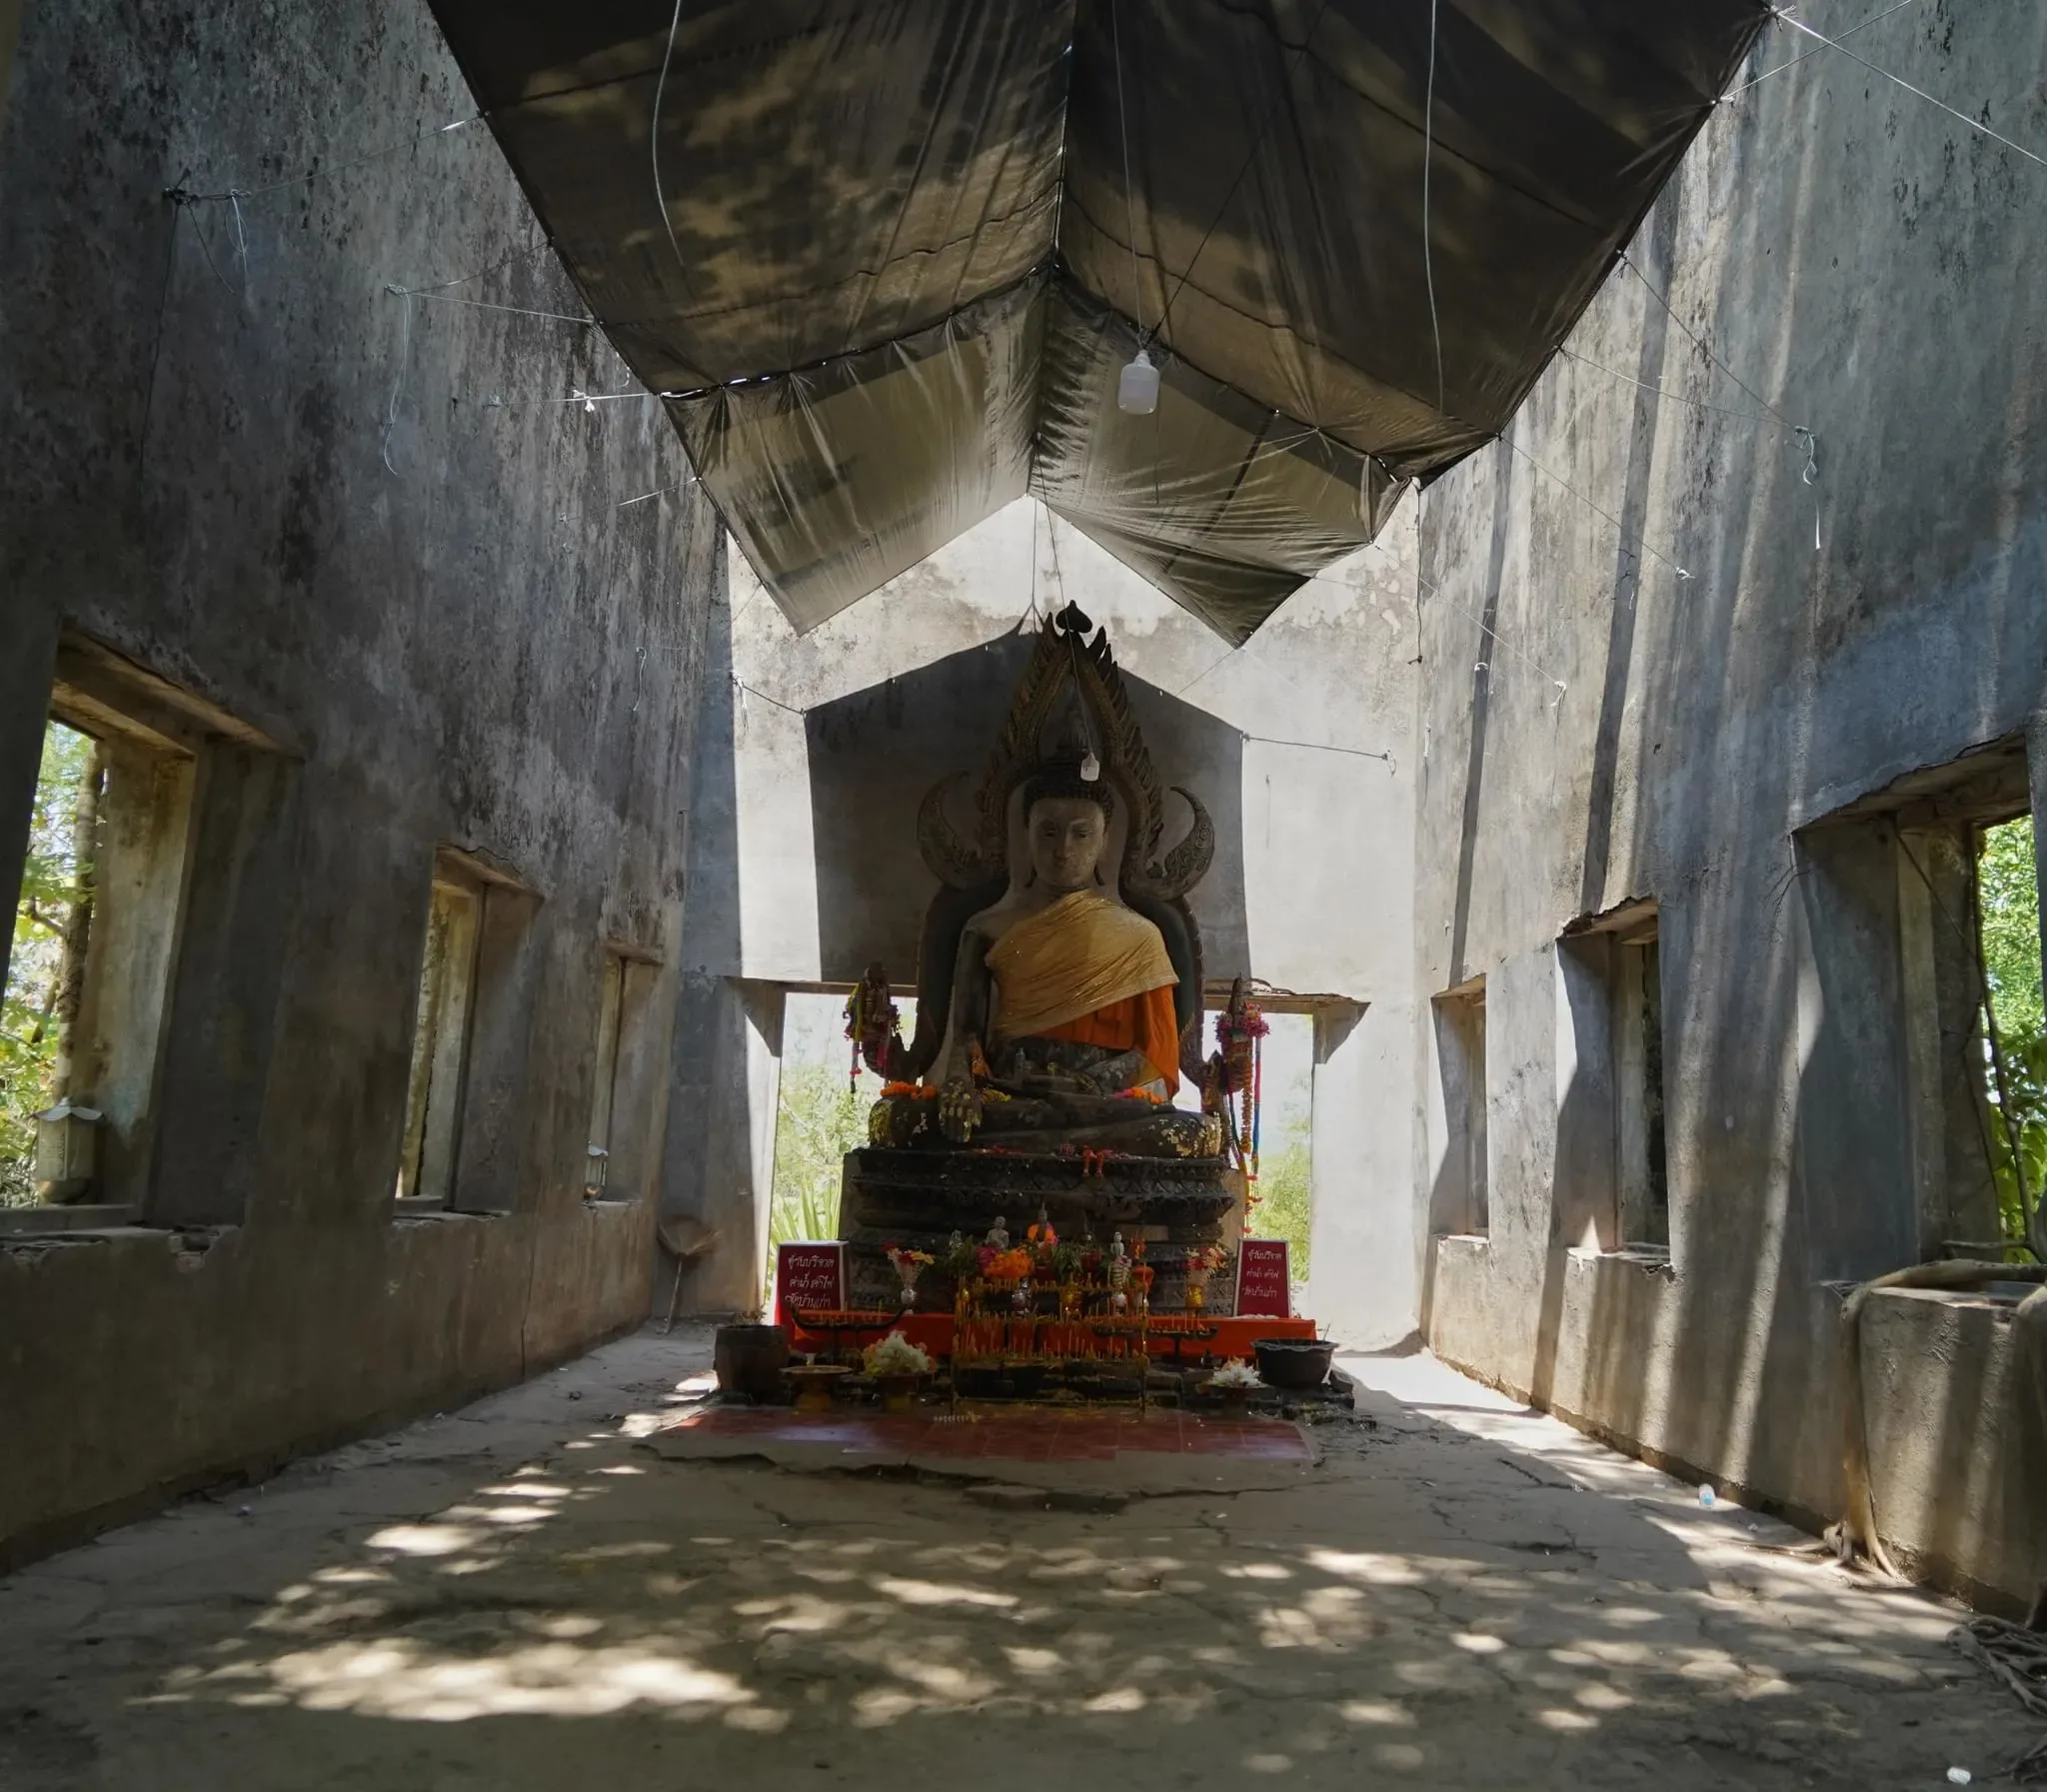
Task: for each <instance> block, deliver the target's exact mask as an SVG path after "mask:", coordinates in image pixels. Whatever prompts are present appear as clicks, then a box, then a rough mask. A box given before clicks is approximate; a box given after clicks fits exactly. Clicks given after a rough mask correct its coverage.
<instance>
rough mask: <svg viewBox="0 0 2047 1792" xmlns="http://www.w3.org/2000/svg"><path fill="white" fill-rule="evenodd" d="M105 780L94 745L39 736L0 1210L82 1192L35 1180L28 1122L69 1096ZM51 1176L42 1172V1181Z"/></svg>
mask: <svg viewBox="0 0 2047 1792" xmlns="http://www.w3.org/2000/svg"><path fill="white" fill-rule="evenodd" d="M105 781H106V764H105V759H104V757H103V754H102V750H101V746H100V743H99V742H98V741H97V740H96V739H94V737H92V736H91V735H88V734H86V733H84V732H83V731H82V730H78V729H73V728H68V727H66V726H65V725H64V724H63V723H61V722H58V721H55V720H52V721H51V722H50V723H49V725H48V726H47V727H46V728H45V729H44V731H43V753H42V763H41V767H40V769H39V770H38V772H37V775H36V795H35V805H34V808H33V809H32V810H31V811H30V815H29V838H28V854H27V858H26V862H25V864H24V866H23V870H22V880H21V896H20V899H19V900H18V901H17V903H16V904H15V910H14V936H13V945H12V949H11V952H10V955H9V958H8V963H7V987H6V995H5V998H4V1007H0V1206H9V1207H28V1206H36V1205H39V1204H42V1203H43V1202H45V1201H54V1200H68V1199H71V1198H73V1197H74V1196H75V1195H77V1194H79V1193H82V1192H84V1190H83V1189H81V1188H76V1187H68V1186H67V1187H56V1186H53V1185H52V1184H51V1182H50V1181H49V1180H48V1177H47V1174H45V1175H38V1165H37V1161H36V1160H37V1155H38V1153H37V1133H38V1129H39V1128H38V1124H37V1120H36V1115H37V1114H38V1113H40V1112H43V1111H44V1110H46V1109H48V1108H50V1107H53V1106H55V1105H56V1104H57V1103H58V1102H60V1101H63V1100H65V1099H66V1098H67V1097H68V1096H69V1095H71V1094H72V1093H73V1088H72V1083H73V1076H74V1066H75V1049H76V1042H77V1027H78V1020H79V1011H80V1007H81V1005H82V1000H83V997H84V993H85V967H86V958H87V953H88V949H89V946H90V940H91V933H92V910H93V868H94V863H95V861H96V859H97V858H98V852H99V847H98V839H97V836H98V831H99V806H100V797H101V793H102V790H103V788H104V785H105ZM53 1143H54V1141H53ZM54 1167H55V1165H53V1164H48V1163H46V1164H44V1165H43V1166H42V1168H43V1169H44V1171H45V1172H47V1171H49V1170H51V1169H53V1168H54ZM39 1183H40V1184H41V1185H40V1186H39V1185H38V1184H39Z"/></svg>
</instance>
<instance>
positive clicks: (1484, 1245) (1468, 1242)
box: [1435, 1232, 1492, 1250]
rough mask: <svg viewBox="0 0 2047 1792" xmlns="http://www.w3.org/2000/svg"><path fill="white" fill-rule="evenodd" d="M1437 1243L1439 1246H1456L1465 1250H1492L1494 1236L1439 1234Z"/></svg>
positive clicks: (1481, 1233) (1484, 1234)
mask: <svg viewBox="0 0 2047 1792" xmlns="http://www.w3.org/2000/svg"><path fill="white" fill-rule="evenodd" d="M1435 1241H1436V1243H1438V1244H1454V1245H1457V1246H1459V1247H1460V1248H1462V1249H1464V1250H1490V1249H1491V1248H1492V1234H1491V1233H1490V1232H1438V1233H1436V1235H1435Z"/></svg>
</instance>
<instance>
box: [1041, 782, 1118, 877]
mask: <svg viewBox="0 0 2047 1792" xmlns="http://www.w3.org/2000/svg"><path fill="white" fill-rule="evenodd" d="M1025 832H1026V833H1027V834H1028V835H1029V837H1030V865H1031V869H1032V870H1033V871H1035V872H1036V874H1037V882H1038V883H1039V884H1040V885H1042V886H1043V887H1044V888H1045V889H1047V890H1052V891H1057V892H1059V893H1060V894H1062V895H1063V894H1066V893H1068V892H1071V891H1075V890H1085V889H1087V888H1088V887H1089V886H1090V885H1091V884H1092V883H1093V882H1094V868H1095V867H1096V866H1097V865H1098V864H1100V862H1101V849H1102V846H1103V845H1104V843H1105V842H1106V840H1107V838H1108V818H1107V817H1106V816H1104V815H1103V814H1102V813H1101V806H1100V804H1098V803H1089V802H1088V801H1087V799H1086V798H1084V797H1046V798H1044V799H1042V800H1041V801H1039V802H1037V803H1033V804H1032V805H1031V806H1030V818H1029V820H1028V822H1027V823H1026V824H1025Z"/></svg>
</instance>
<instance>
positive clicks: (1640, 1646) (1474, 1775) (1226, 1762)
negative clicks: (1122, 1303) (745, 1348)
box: [0, 1332, 2032, 1792]
mask: <svg viewBox="0 0 2047 1792" xmlns="http://www.w3.org/2000/svg"><path fill="white" fill-rule="evenodd" d="M708 1356H709V1338H708V1335H707V1334H705V1333H703V1332H690V1333H684V1332H678V1333H677V1334H676V1336H675V1337H673V1338H669V1339H664V1338H661V1337H658V1336H655V1335H651V1334H650V1335H642V1336H640V1337H635V1338H631V1339H627V1340H625V1341H623V1342H621V1343H618V1344H614V1345H612V1346H611V1347H609V1348H607V1349H604V1350H601V1351H599V1352H597V1353H596V1354H595V1355H593V1356H590V1357H588V1358H586V1359H584V1360H583V1361H581V1362H578V1363H576V1364H573V1365H571V1366H570V1367H568V1368H566V1369H563V1370H559V1371H557V1372H555V1373H553V1374H550V1375H547V1376H544V1377H542V1378H541V1379H540V1380H538V1381H535V1382H533V1383H530V1384H529V1385H527V1386H525V1387H522V1388H517V1389H514V1390H512V1391H511V1392H509V1393H505V1394H501V1395H498V1396H496V1397H494V1398H491V1399H488V1400H485V1401H482V1402H481V1403H479V1404H478V1405H476V1406H473V1407H471V1408H469V1409H468V1410H467V1411H464V1412H460V1413H453V1414H449V1415H447V1416H445V1417H442V1418H438V1419H435V1420H432V1421H429V1422H426V1423H422V1424H419V1425H415V1426H413V1427H412V1428H411V1429H409V1430H407V1431H404V1432H402V1433H400V1434H398V1435H396V1436H392V1437H387V1438H382V1439H378V1440H375V1441H372V1442H368V1443H363V1444H358V1445H355V1446H353V1447H351V1448H349V1449H346V1450H343V1451H340V1452H338V1453H337V1454H334V1455H330V1456H325V1457H321V1458H318V1459H315V1460H310V1461H307V1462H305V1463H303V1464H301V1465H299V1466H297V1467H295V1468H294V1469H292V1470H290V1471H289V1472H287V1473H285V1474H283V1475H280V1476H279V1477H278V1478H277V1479H276V1480H274V1481H272V1482H270V1483H269V1484H268V1485H267V1486H265V1487H262V1488H260V1489H257V1490H252V1491H250V1492H247V1493H244V1494H230V1495H225V1496H222V1497H221V1498H219V1499H217V1500H210V1501H209V1500H200V1501H195V1502H192V1503H189V1504H186V1505H183V1506H181V1507H179V1508H177V1509H176V1510H174V1511H172V1512H169V1513H167V1514H165V1515H164V1516H162V1517H160V1518H156V1519H153V1520H150V1521H148V1522H146V1523H143V1524H137V1525H133V1526H130V1527H129V1528H127V1529H125V1530H122V1531H117V1532H113V1533H110V1534H109V1535H108V1536H106V1537H104V1538H103V1539H101V1540H100V1541H99V1542H98V1543H96V1544H93V1545H90V1546H88V1547H86V1548H83V1549H78V1550H74V1551H72V1552H71V1553H69V1554H67V1555H64V1556H60V1557H57V1558H55V1559H53V1560H50V1561H48V1562H45V1563H42V1564H39V1565H38V1566H36V1567H33V1568H30V1569H28V1570H26V1571H24V1572H22V1573H19V1574H17V1575H15V1576H13V1577H12V1578H11V1579H8V1580H6V1581H4V1582H0V1786H4V1787H6V1788H8V1792H42V1789H44V1788H59V1787H61V1788H65V1789H67V1792H69V1789H71V1788H111V1789H118V1792H157V1789H159V1788H161V1789H164V1792H171V1789H176V1792H187V1789H190V1792H199V1789H201V1788H204V1789H205V1792H219V1789H220V1788H222V1787H228V1786H234V1787H250V1788H260V1789H262V1792H290V1789H293V1788H300V1787H316V1786H317V1787H376V1788H380V1789H382V1788H391V1789H404V1792H429V1789H431V1792H456V1789H458V1788H460V1789H463V1792H469V1789H472V1788H473V1789H476V1792H485V1789H489V1792H511V1789H521V1788H542V1787H546V1788H564V1787H583V1786H597V1785H618V1786H627V1785H633V1786H649V1787H678V1788H684V1789H695V1788H700V1787H713V1786H730V1787H750V1786H762V1787H784V1786H792V1785H794V1786H803V1785H814V1786H818V1787H826V1788H830V1787H860V1788H877V1789H879V1788H884V1787H888V1788H895V1787H898V1786H900V1785H902V1784H903V1783H904V1782H905V1777H906V1775H909V1776H913V1777H914V1778H915V1779H916V1780H918V1781H920V1782H923V1783H930V1782H931V1780H932V1777H933V1775H934V1773H935V1772H936V1773H938V1774H943V1775H947V1776H950V1777H951V1778H952V1780H953V1781H954V1783H957V1784H960V1785H963V1786H964V1785H972V1786H974V1787H976V1788H988V1789H991V1792H1009V1789H1011V1788H1015V1789H1018V1792H1022V1789H1024V1788H1030V1789H1031V1792H1041V1789H1042V1788H1044V1787H1047V1786H1050V1787H1075V1788H1087V1787H1094V1786H1108V1785H1113V1786H1118V1787H1152V1786H1157V1787H1166V1786H1170V1787H1175V1788H1184V1787H1189V1786H1201V1787H1206V1786H1223V1785H1239V1784H1241V1785H1260V1784H1265V1783H1274V1784H1281V1783H1283V1784H1291V1785H1296V1786H1302V1787H1322V1786H1328V1787H1336V1786H1341V1787H1345V1788H1355V1787H1358V1786H1367V1785H1375V1784H1404V1783H1409V1782H1411V1783H1413V1784H1415V1785H1417V1786H1419V1785H1426V1786H1431V1787H1457V1788H1464V1787H1469V1788H1474V1789H1475V1788H1500V1787H1523V1786H1525V1787H1558V1788H1562V1787H1571V1788H1578V1787H1584V1786H1643V1785H1651V1784H1653V1785H1655V1786H1656V1787H1658V1788H1659V1792H1660V1789H1666V1788H1701V1789H1703V1788H1707V1787H1713V1788H1721V1787H1731V1786H1741V1787H1779V1786H1785V1787H1788V1786H1808V1785H1833V1784H1840V1785H1844V1786H1855V1787H1917V1786H1926V1787H1931V1786H1936V1785H1943V1784H1945V1783H1947V1782H1946V1778H1945V1775H1946V1771H1947V1769H1948V1768H1949V1767H1950V1766H1951V1765H1962V1766H1966V1767H1968V1768H1970V1769H1972V1770H1973V1772H1974V1774H1975V1776H1976V1778H1977V1779H1978V1780H1979V1781H1981V1780H1983V1779H1986V1778H1988V1777H1989V1776H1990V1774H1991V1773H1992V1772H1993V1771H1994V1770H1995V1768H1996V1767H1997V1766H1999V1765H2000V1764H2001V1763H2002V1762H2004V1761H2005V1760H2007V1759H2009V1758H2010V1756H2012V1755H2013V1754H2014V1753H2016V1752H2017V1751H2018V1749H2019V1747H2020V1746H2021V1745H2022V1744H2023V1743H2025V1742H2027V1741H2030V1740H2031V1739H2032V1738H2031V1736H2030V1734H2029V1732H2028V1730H2027V1728H2026V1727H2025V1725H2024V1724H2023V1723H2021V1722H2020V1720H2019V1716H2018V1712H2017V1709H2016V1707H2015V1706H2014V1705H2012V1704H2011V1703H2010V1702H2009V1701H2008V1700H2007V1699H2006V1697H2005V1695H2004V1694H2003V1693H2001V1692H1999V1691H1998V1690H1996V1689H1995V1688H1994V1687H1992V1686H1990V1685H1988V1684H1987V1683H1985V1682H1984V1681H1982V1680H1981V1679H1979V1678H1978V1677H1977V1675H1976V1673H1975V1672H1974V1671H1973V1670H1972V1669H1970V1668H1969V1667H1968V1666H1967V1665H1966V1664H1965V1663H1964V1662H1963V1661H1962V1660H1961V1659H1960V1658H1959V1657H1958V1656H1957V1655H1955V1654H1954V1652H1953V1651H1952V1650H1951V1649H1949V1648H1948V1647H1947V1646H1946V1645H1945V1644H1944V1642H1943V1637H1944V1635H1945V1633H1946V1631H1947V1630H1948V1628H1949V1627H1950V1626H1951V1625H1952V1624H1953V1622H1954V1621H1955V1617H1956V1615H1957V1612H1956V1608H1953V1607H1951V1606H1949V1605H1946V1604H1944V1603H1942V1602H1940V1601H1937V1600H1934V1599H1930V1598H1922V1597H1919V1596H1916V1595H1911V1594H1905V1593H1895V1592H1883V1591H1876V1590H1872V1589H1870V1588H1869V1587H1868V1586H1866V1585H1864V1584H1860V1583H1856V1582H1853V1581H1850V1580H1849V1579H1847V1578H1845V1577H1844V1576H1842V1575H1841V1574H1840V1573H1838V1571H1836V1570H1834V1569H1833V1568H1831V1567H1829V1566H1826V1565H1823V1564H1819V1563H1814V1562H1810V1561H1807V1560H1802V1559H1798V1558H1794V1557H1790V1556H1785V1555H1781V1554H1775V1553H1772V1552H1771V1551H1770V1550H1769V1549H1768V1548H1767V1547H1766V1545H1769V1544H1773V1543H1793V1542H1797V1541H1800V1540H1801V1539H1799V1538H1798V1537H1797V1536H1796V1534H1795V1533H1793V1532H1791V1531H1789V1530H1787V1529H1785V1528H1784V1527H1782V1526H1779V1525H1776V1524H1773V1523H1771V1522H1769V1521H1767V1520H1761V1519H1757V1518H1754V1517H1752V1516H1751V1515H1749V1514H1747V1513H1744V1512H1741V1511H1739V1510H1734V1509H1729V1508H1726V1507H1724V1506H1723V1507H1720V1508H1717V1509H1715V1510H1713V1511H1710V1512H1708V1511H1702V1510H1701V1509H1700V1508H1699V1505H1698V1503H1697V1498H1696V1495H1695V1494H1694V1493H1693V1492H1692V1490H1691V1489H1689V1488H1685V1487H1681V1486H1679V1485H1677V1484H1676V1483H1674V1482H1671V1481H1669V1480H1667V1479H1665V1478H1664V1477H1663V1476H1661V1475H1658V1474H1656V1473H1654V1472H1653V1471H1651V1470H1649V1469H1646V1468H1643V1467H1642V1466H1640V1465H1639V1464H1637V1463H1633V1462H1630V1461H1627V1460H1625V1459H1623V1458H1621V1457H1617V1456H1615V1455H1612V1454H1611V1453H1609V1452H1607V1451H1605V1450H1602V1449H1600V1448H1599V1447H1598V1446H1596V1445H1594V1444H1592V1443H1590V1442H1589V1441H1587V1440H1586V1439H1585V1438H1583V1437H1581V1436H1579V1435H1578V1434H1577V1433H1575V1432H1573V1431H1570V1430H1568V1429H1567V1428H1565V1427H1564V1426H1562V1425H1560V1424H1556V1423H1554V1422H1552V1421H1549V1420H1547V1419H1543V1418H1540V1417H1537V1416H1534V1415H1532V1414H1528V1413H1525V1412H1524V1411H1522V1410H1521V1409H1519V1408H1516V1407H1514V1406H1513V1405H1511V1404H1510V1403H1509V1402H1507V1401H1505V1400H1502V1399H1500V1398H1499V1397H1498V1396H1496V1395H1494V1394H1492V1393H1490V1392H1488V1391H1486V1390H1485V1389H1483V1388H1480V1387H1478V1386H1476V1385H1475V1384H1473V1383H1471V1382H1469V1381H1466V1380H1463V1379H1462V1378H1461V1377H1459V1376H1457V1375H1455V1374H1453V1373H1451V1372H1450V1371H1448V1370H1447V1369H1444V1368H1443V1367H1441V1366H1440V1365H1439V1364H1437V1363H1435V1362H1433V1361H1432V1360H1430V1359H1428V1358H1425V1357H1416V1358H1407V1359H1400V1360H1387V1359H1362V1360H1358V1361H1355V1362H1351V1363H1348V1364H1347V1365H1346V1366H1349V1367H1350V1368H1351V1369H1352V1370H1353V1372H1355V1373H1357V1374H1359V1375H1360V1376H1362V1377H1363V1378H1364V1379H1365V1380H1366V1382H1367V1383H1368V1384H1369V1386H1370V1388H1371V1390H1372V1391H1371V1392H1370V1394H1369V1395H1368V1397H1366V1398H1365V1399H1364V1400H1363V1401H1362V1402H1361V1411H1360V1417H1359V1418H1358V1419H1356V1420H1344V1421H1341V1422H1338V1423H1333V1424H1328V1425H1323V1426H1318V1427H1316V1428H1315V1430H1314V1433H1313V1436H1314V1440H1315V1444H1316V1446H1317V1450H1318V1452H1319V1454H1320V1458H1321V1459H1320V1461H1319V1463H1318V1465H1317V1466H1315V1467H1314V1468H1313V1469H1312V1470H1310V1471H1309V1472H1308V1473H1307V1474H1306V1475H1305V1476H1304V1477H1301V1478H1300V1479H1298V1481H1297V1482H1296V1483H1294V1484H1289V1485H1285V1486H1283V1487H1280V1488H1279V1489H1277V1490H1255V1489H1250V1488H1245V1489H1243V1490H1238V1491H1226V1492H1220V1493H1218V1492H1215V1491H1212V1490H1210V1489H1206V1488H1203V1489H1201V1490H1199V1491H1191V1490H1189V1491H1184V1492H1175V1493H1150V1494H1146V1495H1143V1496H1140V1497H1137V1498H1135V1499H1133V1500H1131V1502H1130V1503H1129V1504H1128V1505H1127V1506H1126V1507H1125V1508H1124V1509H1122V1510H1121V1511H1117V1512H1109V1513H1103V1512H1098V1511H1097V1512H1078V1511H1062V1510H1049V1511H1046V1510H1024V1511H1009V1510H995V1509H991V1508H990V1506H988V1505H987V1504H985V1503H982V1501H981V1500H980V1499H978V1498H969V1497H967V1496H966V1495H965V1493H964V1492H963V1489H962V1486H961V1484H960V1483H958V1482H953V1481H939V1480H926V1481H922V1482H918V1481H905V1480H900V1479H883V1478H877V1477H866V1478H863V1477H859V1476H855V1475H849V1474H845V1473H839V1472H832V1473H821V1472H812V1471H797V1470H792V1469H788V1468H777V1467H774V1466H770V1465H767V1464H763V1463H760V1462H758V1461H756V1462H749V1461H744V1460H742V1461H684V1460H673V1459H669V1458H667V1457H664V1456H662V1455H660V1454H658V1453H656V1452H655V1451H653V1450H651V1449H649V1448H646V1447H643V1446H642V1445H641V1444H640V1443H639V1442H638V1441H637V1437H638V1436H639V1435H644V1433H645V1432H646V1431H648V1430H650V1429H652V1428H653V1426H654V1425H655V1424H656V1423H658V1422H659V1420H658V1419H657V1417H656V1416H655V1415H657V1414H660V1413H662V1412H664V1411H665V1410H667V1409H669V1408H670V1407H672V1405H673V1403H674V1401H675V1399H676V1394H675V1389H676V1386H677V1383H678V1382H679V1380H681V1379H682V1378H684V1377H686V1376H689V1375H692V1374H695V1373H700V1372H701V1371H702V1370H703V1368H704V1367H705V1365H706V1364H707V1362H708ZM1367 1420H1368V1421H1369V1422H1367Z"/></svg>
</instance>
